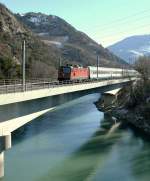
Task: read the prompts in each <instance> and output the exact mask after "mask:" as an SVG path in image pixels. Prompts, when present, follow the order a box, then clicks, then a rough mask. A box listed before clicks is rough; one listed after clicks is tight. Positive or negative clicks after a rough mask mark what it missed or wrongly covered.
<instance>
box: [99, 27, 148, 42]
mask: <svg viewBox="0 0 150 181" xmlns="http://www.w3.org/2000/svg"><path fill="white" fill-rule="evenodd" d="M148 26H150V24H144V25H140V26H136V27H134V28H131V29H129V30H128V31H130V30H133V29H134V30H135V29H137V30H139V29H143V28H148ZM149 28H150V27H149ZM124 30H126V29H124ZM124 32H125V31H117V32H115V33H112V34H108V35H105V36H97V37H100V38H102V39H105V37H106V38H108V37H112V36H113V35H117V36H118V34H124Z"/></svg>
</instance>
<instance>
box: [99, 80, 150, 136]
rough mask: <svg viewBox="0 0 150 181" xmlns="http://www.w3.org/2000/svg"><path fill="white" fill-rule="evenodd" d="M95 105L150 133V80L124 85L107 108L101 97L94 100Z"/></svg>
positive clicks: (123, 121)
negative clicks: (107, 108)
mask: <svg viewBox="0 0 150 181" xmlns="http://www.w3.org/2000/svg"><path fill="white" fill-rule="evenodd" d="M96 106H97V108H98V109H99V110H100V111H103V112H105V113H106V114H108V115H110V116H111V117H115V118H116V119H117V120H118V121H121V122H122V123H125V124H129V125H132V126H134V127H135V128H137V129H138V130H140V131H142V132H143V133H145V134H148V135H150V81H146V82H145V81H143V80H138V81H137V82H135V83H133V84H131V85H129V86H127V87H124V88H123V89H122V90H121V91H120V92H119V94H118V96H117V99H116V100H114V104H113V105H111V109H109V110H105V106H104V105H103V106H102V101H101V99H100V100H99V101H98V102H96Z"/></svg>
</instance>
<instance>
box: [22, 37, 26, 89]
mask: <svg viewBox="0 0 150 181" xmlns="http://www.w3.org/2000/svg"><path fill="white" fill-rule="evenodd" d="M25 84H26V42H25V40H23V42H22V90H23V92H24V91H25V86H26V85H25Z"/></svg>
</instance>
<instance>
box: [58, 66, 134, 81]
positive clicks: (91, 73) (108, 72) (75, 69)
mask: <svg viewBox="0 0 150 181" xmlns="http://www.w3.org/2000/svg"><path fill="white" fill-rule="evenodd" d="M136 76H138V72H137V71H136V70H134V69H123V68H107V67H95V66H87V67H82V66H78V65H75V66H72V65H65V66H60V67H59V69H58V81H76V80H80V81H81V80H96V79H108V78H124V77H136Z"/></svg>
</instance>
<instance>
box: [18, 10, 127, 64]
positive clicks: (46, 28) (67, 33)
mask: <svg viewBox="0 0 150 181" xmlns="http://www.w3.org/2000/svg"><path fill="white" fill-rule="evenodd" d="M17 17H18V19H20V21H22V22H24V24H26V25H27V27H28V28H30V29H31V30H32V31H33V32H34V33H36V35H37V36H39V37H40V38H41V39H42V40H43V41H44V42H45V43H46V44H47V45H53V46H55V47H57V48H58V49H60V51H61V53H62V57H63V59H65V60H66V59H67V60H69V61H75V62H78V63H80V64H83V65H91V64H96V56H97V54H99V55H100V59H101V61H100V62H101V65H103V66H104V65H105V66H118V65H120V64H124V61H122V60H121V59H119V58H118V57H116V56H115V55H113V54H111V53H110V52H109V51H108V50H107V49H105V48H103V47H102V46H101V45H99V44H97V43H96V42H95V41H93V40H92V39H91V38H89V37H88V36H87V35H86V34H84V33H82V32H80V31H78V30H76V29H75V28H74V27H72V26H71V25H70V24H68V23H67V22H66V21H64V20H63V19H61V18H59V17H57V16H52V15H49V16H48V15H45V14H42V13H27V14H25V15H23V16H20V15H19V14H17Z"/></svg>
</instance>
